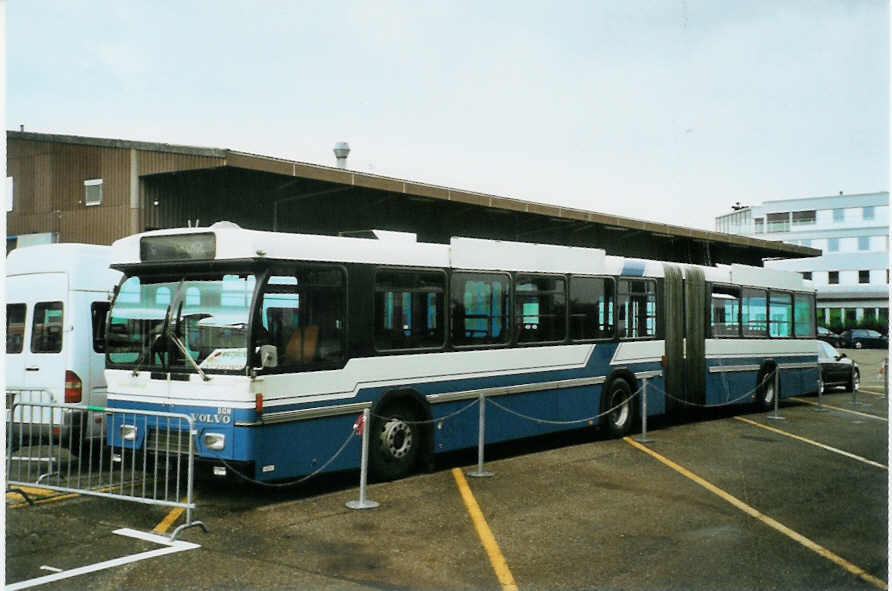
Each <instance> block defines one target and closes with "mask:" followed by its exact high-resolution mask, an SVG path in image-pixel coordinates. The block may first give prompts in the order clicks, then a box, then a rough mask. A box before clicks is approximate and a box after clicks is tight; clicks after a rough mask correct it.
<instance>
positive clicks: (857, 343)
mask: <svg viewBox="0 0 892 591" xmlns="http://www.w3.org/2000/svg"><path fill="white" fill-rule="evenodd" d="M862 346H863V345H862V344H861V341H855V348H856V349H860V348H861V347H862Z"/></svg>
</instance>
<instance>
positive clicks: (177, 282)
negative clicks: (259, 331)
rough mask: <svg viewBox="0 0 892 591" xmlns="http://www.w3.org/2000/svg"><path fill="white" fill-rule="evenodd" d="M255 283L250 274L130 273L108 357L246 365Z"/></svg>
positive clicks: (176, 364)
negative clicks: (159, 275)
mask: <svg viewBox="0 0 892 591" xmlns="http://www.w3.org/2000/svg"><path fill="white" fill-rule="evenodd" d="M256 283H257V281H256V277H255V276H254V275H251V274H241V275H239V274H223V273H218V274H211V275H208V274H201V275H195V276H189V277H179V278H171V277H170V276H169V275H168V276H165V277H153V276H131V277H129V278H127V280H126V281H124V283H123V284H122V285H121V288H120V290H119V291H118V294H117V296H116V297H115V300H114V302H113V303H112V307H111V312H110V316H109V326H108V360H109V362H110V363H111V364H115V365H132V366H134V368H140V369H142V368H146V369H150V370H152V369H154V370H158V369H162V370H165V371H167V370H172V371H190V370H192V368H193V367H195V366H196V365H197V366H198V367H200V368H201V369H202V370H203V371H214V370H226V371H233V370H240V369H244V367H245V364H246V361H247V346H248V317H249V312H250V308H251V298H252V296H253V293H254V287H255V285H256ZM186 355H188V356H189V357H191V361H190V359H187V358H186Z"/></svg>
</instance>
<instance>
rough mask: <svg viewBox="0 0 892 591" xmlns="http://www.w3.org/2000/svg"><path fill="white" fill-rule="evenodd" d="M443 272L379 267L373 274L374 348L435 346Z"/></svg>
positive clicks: (441, 340) (441, 335)
mask: <svg viewBox="0 0 892 591" xmlns="http://www.w3.org/2000/svg"><path fill="white" fill-rule="evenodd" d="M445 292H446V274H445V273H443V272H440V271H393V270H381V271H378V273H377V275H376V276H375V348H376V349H378V350H379V351H387V350H394V349H419V348H439V347H442V346H443V345H444V344H445V342H446V338H445V337H446V331H445V328H444V324H445V323H444V321H443V320H444V313H445Z"/></svg>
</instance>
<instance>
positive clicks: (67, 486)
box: [6, 392, 207, 540]
mask: <svg viewBox="0 0 892 591" xmlns="http://www.w3.org/2000/svg"><path fill="white" fill-rule="evenodd" d="M10 398H11V393H10V392H7V401H9V400H10ZM12 398H13V400H14V402H13V403H12V406H11V407H10V409H9V410H8V411H7V423H6V427H7V428H6V478H7V489H8V490H9V491H13V492H18V493H19V494H21V495H22V496H23V497H25V499H26V500H27V501H28V502H29V503H32V500H31V499H30V497H29V496H28V494H27V492H26V491H25V490H23V489H21V488H17V487H37V488H42V489H47V490H52V491H57V492H63V493H76V494H82V495H91V496H96V497H105V498H110V499H118V500H123V501H132V502H137V503H142V504H147V505H158V506H164V507H179V508H181V509H184V510H185V515H186V520H185V523H183V524H182V525H180V526H179V527H177V528H176V529H175V530H174V531H173V533H172V534H171V536H170V539H171V540H173V539H176V537H177V535H179V533H180V532H181V531H183V530H184V529H186V528H190V527H201V528H202V529H203V530H205V531H207V529H206V528H205V525H204V524H203V523H202V522H201V521H193V520H192V511H193V510H194V509H195V499H194V488H193V483H194V478H195V465H194V464H195V452H194V445H195V443H194V441H195V440H194V438H195V436H196V435H197V430H196V429H195V425H194V422H193V420H192V418H191V417H190V416H188V415H185V414H176V413H165V412H147V411H139V410H123V409H114V408H105V407H100V406H71V405H60V404H51V403H41V402H22V401H20V400H19V399H18V396H13V397H12ZM113 429H114V431H112V430H113ZM112 432H113V433H116V434H120V436H121V437H120V440H121V445H120V446H119V447H111V446H110V443H109V440H108V437H107V434H108V433H112Z"/></svg>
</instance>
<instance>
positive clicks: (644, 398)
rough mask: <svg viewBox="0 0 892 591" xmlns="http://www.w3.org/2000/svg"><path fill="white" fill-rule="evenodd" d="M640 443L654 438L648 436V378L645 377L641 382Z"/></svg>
mask: <svg viewBox="0 0 892 591" xmlns="http://www.w3.org/2000/svg"><path fill="white" fill-rule="evenodd" d="M637 441H638V443H650V442H652V441H653V439H648V437H647V378H644V380H643V382H642V384H641V435H640V436H639V437H638V438H637Z"/></svg>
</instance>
